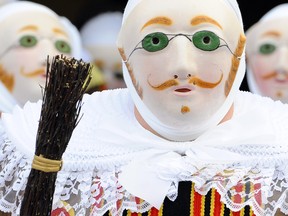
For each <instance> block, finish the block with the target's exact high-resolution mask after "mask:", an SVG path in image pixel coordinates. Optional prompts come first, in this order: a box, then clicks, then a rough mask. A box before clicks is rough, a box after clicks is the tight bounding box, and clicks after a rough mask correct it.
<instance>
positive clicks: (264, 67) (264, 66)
mask: <svg viewBox="0 0 288 216" xmlns="http://www.w3.org/2000/svg"><path fill="white" fill-rule="evenodd" d="M250 61H251V65H252V71H253V73H254V75H255V76H256V77H260V76H261V75H264V74H266V73H270V72H272V71H273V70H274V69H273V62H274V60H272V61H271V59H269V58H263V57H255V58H254V59H251V60H250ZM274 63H275V62H274Z"/></svg>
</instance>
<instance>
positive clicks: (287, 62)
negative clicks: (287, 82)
mask: <svg viewBox="0 0 288 216" xmlns="http://www.w3.org/2000/svg"><path fill="white" fill-rule="evenodd" d="M276 67H277V68H276V70H277V73H281V74H287V75H288V47H287V46H283V47H281V48H280V54H279V58H278V63H277V65H276Z"/></svg>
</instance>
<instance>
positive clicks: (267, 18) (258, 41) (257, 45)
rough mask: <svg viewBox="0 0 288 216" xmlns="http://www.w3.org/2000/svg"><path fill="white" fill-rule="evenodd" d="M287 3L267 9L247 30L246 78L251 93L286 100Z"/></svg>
mask: <svg viewBox="0 0 288 216" xmlns="http://www.w3.org/2000/svg"><path fill="white" fill-rule="evenodd" d="M287 21H288V4H286V3H285V4H281V5H278V6H276V7H274V8H273V9H271V10H270V11H269V12H267V13H266V14H265V15H264V16H263V17H262V18H261V19H260V20H259V21H258V22H257V23H255V24H254V25H253V26H251V27H250V28H249V29H248V30H247V49H246V53H247V56H246V57H247V81H248V86H249V89H250V91H251V92H253V93H257V94H260V95H262V96H267V97H270V98H272V99H273V100H280V101H282V102H283V103H287V102H288V63H287V60H288V42H287V39H288V30H287V28H286V23H287Z"/></svg>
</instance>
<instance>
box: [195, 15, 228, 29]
mask: <svg viewBox="0 0 288 216" xmlns="http://www.w3.org/2000/svg"><path fill="white" fill-rule="evenodd" d="M202 23H211V24H213V25H215V26H217V27H218V28H220V29H223V27H222V26H221V25H220V24H219V23H218V22H217V21H216V20H214V19H212V18H211V17H209V16H205V15H200V16H196V17H194V18H193V19H192V20H191V22H190V24H191V25H192V26H195V25H200V24H202Z"/></svg>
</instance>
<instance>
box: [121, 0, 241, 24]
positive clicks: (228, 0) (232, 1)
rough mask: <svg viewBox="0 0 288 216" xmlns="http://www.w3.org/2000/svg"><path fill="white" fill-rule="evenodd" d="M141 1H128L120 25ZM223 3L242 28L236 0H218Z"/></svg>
mask: <svg viewBox="0 0 288 216" xmlns="http://www.w3.org/2000/svg"><path fill="white" fill-rule="evenodd" d="M141 1H142V0H128V3H127V5H126V7H125V10H124V14H123V21H122V24H123V23H124V22H125V20H126V18H127V17H128V15H129V14H130V13H131V12H132V10H133V9H134V8H135V7H136V6H137V5H138V3H140V2H141ZM220 1H223V2H224V3H226V4H227V5H228V6H230V7H231V8H232V9H233V11H234V12H235V14H236V16H237V18H238V20H239V21H240V23H241V25H242V27H243V21H242V16H241V12H240V9H239V6H238V3H237V1H236V0H220Z"/></svg>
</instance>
